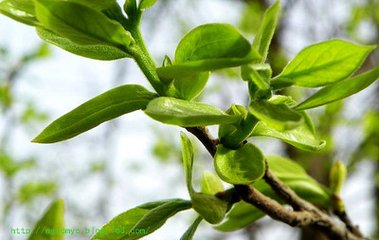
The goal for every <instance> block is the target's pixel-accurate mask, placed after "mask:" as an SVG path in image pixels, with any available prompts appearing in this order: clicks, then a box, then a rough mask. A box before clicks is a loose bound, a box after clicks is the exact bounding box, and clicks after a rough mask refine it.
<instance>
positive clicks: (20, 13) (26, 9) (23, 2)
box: [0, 0, 39, 26]
mask: <svg viewBox="0 0 379 240" xmlns="http://www.w3.org/2000/svg"><path fill="white" fill-rule="evenodd" d="M0 13H2V14H4V15H6V16H8V17H10V18H12V19H14V20H16V21H19V22H22V23H24V24H28V25H31V26H38V25H39V22H38V20H37V18H36V16H35V12H34V2H33V1H32V0H3V1H1V2H0Z"/></svg>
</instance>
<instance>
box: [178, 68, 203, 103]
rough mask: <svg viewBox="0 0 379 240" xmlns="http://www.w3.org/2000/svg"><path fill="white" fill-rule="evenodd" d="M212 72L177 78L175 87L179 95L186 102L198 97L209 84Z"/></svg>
mask: <svg viewBox="0 0 379 240" xmlns="http://www.w3.org/2000/svg"><path fill="white" fill-rule="evenodd" d="M209 76H210V72H200V73H195V74H193V75H189V76H186V77H177V78H176V79H175V80H174V86H175V89H176V91H177V93H178V95H179V96H180V97H181V98H183V99H186V100H191V99H193V98H195V97H197V96H198V95H199V94H200V93H201V92H202V91H203V89H204V87H205V85H206V84H207V82H208V79H209Z"/></svg>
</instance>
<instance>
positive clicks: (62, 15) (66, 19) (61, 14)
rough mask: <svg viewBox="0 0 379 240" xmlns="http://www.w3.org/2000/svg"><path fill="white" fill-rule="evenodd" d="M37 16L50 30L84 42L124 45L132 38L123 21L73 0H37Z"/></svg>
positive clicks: (75, 40)
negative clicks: (114, 19)
mask: <svg viewBox="0 0 379 240" xmlns="http://www.w3.org/2000/svg"><path fill="white" fill-rule="evenodd" d="M35 3H36V6H35V11H36V16H37V19H38V20H39V21H40V22H41V24H42V25H43V26H44V27H45V28H47V29H49V30H50V31H52V32H54V33H57V34H58V35H60V36H62V37H65V38H68V39H70V40H71V41H73V42H75V43H78V44H82V45H92V44H94V45H99V44H100V45H111V46H115V47H118V48H120V49H125V48H126V47H128V46H129V44H130V43H131V42H132V41H133V38H132V36H131V34H130V33H129V32H127V31H126V30H125V29H124V28H123V27H122V25H121V24H120V23H118V22H116V21H113V20H111V19H109V18H107V17H106V16H105V15H104V14H102V13H101V12H98V11H96V10H94V9H92V8H90V7H86V6H83V5H81V4H78V3H74V2H67V1H51V0H35Z"/></svg>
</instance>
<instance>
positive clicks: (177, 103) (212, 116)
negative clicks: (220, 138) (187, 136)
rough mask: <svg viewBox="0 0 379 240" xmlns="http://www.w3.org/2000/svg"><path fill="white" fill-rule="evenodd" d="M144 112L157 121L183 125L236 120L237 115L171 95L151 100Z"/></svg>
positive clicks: (205, 124) (206, 124)
mask: <svg viewBox="0 0 379 240" xmlns="http://www.w3.org/2000/svg"><path fill="white" fill-rule="evenodd" d="M145 113H146V114H147V115H149V116H150V117H151V118H153V119H155V120H157V121H160V122H163V123H167V124H173V125H178V126H183V127H195V126H208V125H214V124H221V123H230V122H234V121H236V120H238V117H236V116H231V115H228V114H226V113H225V112H223V111H221V110H220V109H218V108H216V107H214V106H211V105H208V104H204V103H199V102H190V101H185V100H181V99H176V98H171V97H159V98H156V99H154V100H152V101H151V102H149V104H148V105H147V107H146V110H145Z"/></svg>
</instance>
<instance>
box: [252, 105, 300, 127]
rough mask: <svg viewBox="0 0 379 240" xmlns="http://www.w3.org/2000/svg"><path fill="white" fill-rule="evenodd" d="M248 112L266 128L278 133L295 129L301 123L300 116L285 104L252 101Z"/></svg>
mask: <svg viewBox="0 0 379 240" xmlns="http://www.w3.org/2000/svg"><path fill="white" fill-rule="evenodd" d="M249 112H250V113H251V114H253V115H254V116H255V117H256V118H257V119H259V120H261V121H262V122H264V123H265V124H266V125H267V126H269V127H272V128H274V129H276V130H279V131H284V130H287V129H292V128H295V127H296V126H299V124H301V121H302V116H301V115H300V114H299V113H297V112H296V111H294V110H292V109H290V108H289V107H288V106H287V105H286V104H283V103H280V104H273V103H272V102H269V101H266V100H253V101H251V102H250V105H249Z"/></svg>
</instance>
